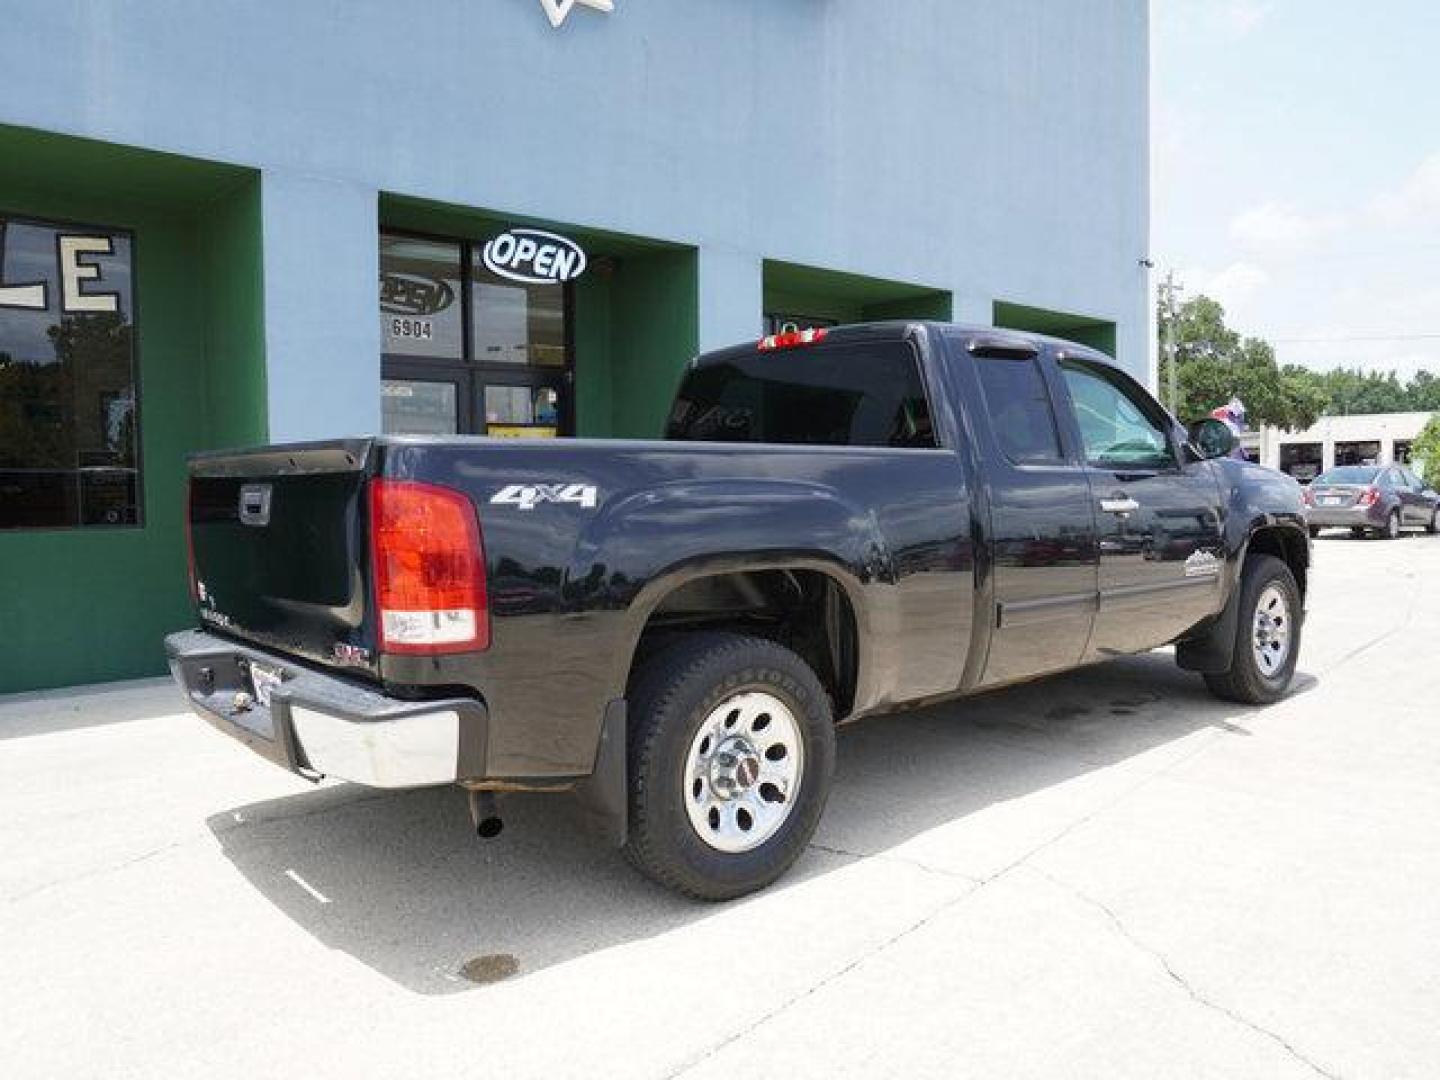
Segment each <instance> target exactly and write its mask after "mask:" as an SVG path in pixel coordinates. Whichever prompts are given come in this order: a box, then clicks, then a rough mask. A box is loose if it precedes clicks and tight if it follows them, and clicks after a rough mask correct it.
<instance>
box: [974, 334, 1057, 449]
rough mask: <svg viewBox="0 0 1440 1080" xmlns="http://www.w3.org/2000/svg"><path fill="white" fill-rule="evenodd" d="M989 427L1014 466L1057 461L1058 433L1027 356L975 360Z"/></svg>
mask: <svg viewBox="0 0 1440 1080" xmlns="http://www.w3.org/2000/svg"><path fill="white" fill-rule="evenodd" d="M975 367H976V370H977V371H978V372H979V373H980V387H981V390H982V391H983V392H984V395H985V408H986V411H987V412H988V413H989V415H990V427H991V428H992V429H993V430H994V432H995V438H996V439H997V440H998V441H999V443H1000V449H1001V450H1002V451H1004V453H1005V456H1006V457H1008V458H1009V459H1010V460H1011V461H1013V462H1014V463H1015V464H1017V465H1038V464H1053V463H1056V462H1058V461H1060V460H1061V458H1062V455H1061V452H1060V434H1059V432H1058V431H1056V429H1055V413H1054V411H1053V410H1052V409H1051V407H1050V393H1049V391H1047V390H1046V389H1045V380H1044V379H1043V378H1042V377H1041V375H1040V368H1039V366H1038V365H1037V364H1036V363H1035V358H1034V357H1031V356H979V357H976V359H975Z"/></svg>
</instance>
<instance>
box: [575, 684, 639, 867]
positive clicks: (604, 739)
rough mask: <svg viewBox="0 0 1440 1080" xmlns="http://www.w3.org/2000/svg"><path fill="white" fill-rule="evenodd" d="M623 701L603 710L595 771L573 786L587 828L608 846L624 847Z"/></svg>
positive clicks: (627, 802) (626, 803) (627, 810)
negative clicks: (603, 715)
mask: <svg viewBox="0 0 1440 1080" xmlns="http://www.w3.org/2000/svg"><path fill="white" fill-rule="evenodd" d="M625 728H626V720H625V699H624V698H617V699H616V700H615V701H612V702H610V703H609V704H608V705H606V706H605V718H604V720H603V721H601V725H600V746H599V747H598V748H597V749H596V751H595V768H594V771H593V772H591V774H590V775H589V776H588V777H586V778H585V779H584V780H582V781H581V782H580V783H579V784H577V785H576V786H575V794H576V796H577V797H578V798H579V800H580V806H581V808H582V810H583V811H584V813H585V817H586V819H587V824H588V825H589V826H590V828H591V829H593V830H594V831H595V832H596V833H598V834H599V835H600V837H601V838H602V839H604V841H605V842H606V843H607V844H611V845H613V846H614V847H624V846H625V840H626V838H627V837H628V836H629V830H630V782H629V767H628V761H627V758H628V755H627V753H626V751H627V749H628V748H627V747H626V743H625V740H626V730H625Z"/></svg>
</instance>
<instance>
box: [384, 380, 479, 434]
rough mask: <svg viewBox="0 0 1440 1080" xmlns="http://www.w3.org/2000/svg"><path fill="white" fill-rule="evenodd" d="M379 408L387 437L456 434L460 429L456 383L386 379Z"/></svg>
mask: <svg viewBox="0 0 1440 1080" xmlns="http://www.w3.org/2000/svg"><path fill="white" fill-rule="evenodd" d="M380 406H381V410H380V411H381V414H382V416H383V420H384V431H385V434H386V435H454V434H456V433H457V432H458V431H459V430H460V417H459V414H458V412H457V410H456V399H455V384H454V383H453V382H423V381H420V380H418V379H386V380H385V381H384V382H383V383H382V384H381V388H380Z"/></svg>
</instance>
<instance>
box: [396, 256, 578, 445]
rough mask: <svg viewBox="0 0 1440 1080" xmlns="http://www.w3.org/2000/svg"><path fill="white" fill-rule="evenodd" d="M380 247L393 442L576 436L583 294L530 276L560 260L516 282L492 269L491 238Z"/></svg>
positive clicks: (537, 265)
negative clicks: (577, 298) (575, 318)
mask: <svg viewBox="0 0 1440 1080" xmlns="http://www.w3.org/2000/svg"><path fill="white" fill-rule="evenodd" d="M501 235H506V234H501ZM532 235H535V236H540V235H542V234H539V233H533V234H532ZM380 245H381V249H380V312H381V316H380V317H381V325H382V328H383V331H384V338H385V354H384V361H383V365H382V376H383V380H384V385H383V398H382V410H381V411H382V416H383V420H384V430H385V432H386V434H395V435H449V434H461V433H464V434H478V435H497V436H507V437H513V438H523V437H548V436H553V435H567V434H569V433H570V432H571V431H572V430H573V427H574V406H573V394H572V388H573V386H574V378H573V375H574V372H573V369H572V358H571V355H570V347H569V339H570V335H569V327H568V319H569V318H570V314H569V312H570V309H571V295H572V293H571V289H572V287H571V286H570V285H569V284H566V283H565V282H563V281H561V280H526V275H527V274H529V275H530V277H531V278H532V279H533V278H535V277H536V276H537V275H540V273H541V268H542V267H543V266H552V265H553V261H552V260H550V259H548V258H545V257H540V256H538V255H537V257H536V258H535V259H534V260H533V264H527V265H525V266H519V265H517V266H515V267H513V269H514V270H515V274H513V275H512V276H509V277H506V276H502V275H501V274H500V273H497V272H496V271H495V270H492V269H491V268H490V267H488V266H486V264H485V259H484V254H483V253H484V250H485V241H484V240H483V239H476V240H453V241H452V240H444V239H435V238H432V237H423V236H408V235H405V234H400V233H385V234H382V235H381V238H380ZM577 250H578V249H577Z"/></svg>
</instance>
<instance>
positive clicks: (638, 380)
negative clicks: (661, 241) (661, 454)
mask: <svg viewBox="0 0 1440 1080" xmlns="http://www.w3.org/2000/svg"><path fill="white" fill-rule="evenodd" d="M699 286H700V280H699V272H698V264H697V260H696V256H695V252H694V251H693V250H678V251H663V252H657V253H655V254H650V255H641V256H628V257H625V258H621V259H618V260H616V263H615V276H614V278H613V280H612V282H611V304H610V312H611V335H610V372H611V379H610V382H611V387H612V389H611V395H612V401H611V416H612V422H611V433H612V434H614V435H615V436H617V437H619V438H630V439H654V438H659V437H660V435H661V434H662V433H663V432H664V430H665V420H666V417H667V416H668V414H669V411H670V403H671V401H672V399H673V398H674V396H675V388H676V386H677V385H678V384H679V382H680V374H681V371H682V369H683V368H684V366H685V363H686V361H688V360H689V359H690V358H691V357H693V356H694V355H695V352H696V350H697V348H698V347H699V341H700V316H699V303H698V297H699Z"/></svg>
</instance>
